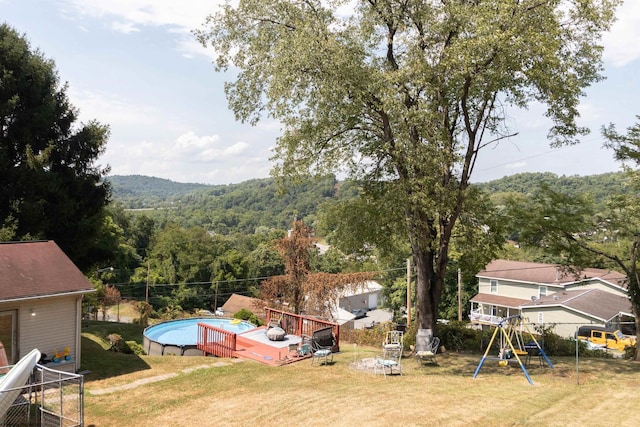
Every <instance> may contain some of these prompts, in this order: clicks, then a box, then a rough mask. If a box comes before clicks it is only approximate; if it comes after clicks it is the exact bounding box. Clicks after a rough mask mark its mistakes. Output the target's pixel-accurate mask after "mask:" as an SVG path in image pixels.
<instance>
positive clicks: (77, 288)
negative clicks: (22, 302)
mask: <svg viewBox="0 0 640 427" xmlns="http://www.w3.org/2000/svg"><path fill="white" fill-rule="evenodd" d="M0 284H1V285H0V301H9V300H16V299H28V298H42V297H50V296H55V295H61V294H68V293H87V292H93V291H94V287H93V285H92V284H91V282H90V281H89V280H88V279H87V278H86V277H85V275H84V274H83V273H82V272H81V271H80V270H79V269H78V267H76V265H75V264H74V263H73V262H72V261H71V260H70V259H69V257H67V255H65V253H64V252H63V251H62V249H60V248H59V247H58V245H56V243H55V242H53V241H51V240H49V241H32V242H9V243H0Z"/></svg>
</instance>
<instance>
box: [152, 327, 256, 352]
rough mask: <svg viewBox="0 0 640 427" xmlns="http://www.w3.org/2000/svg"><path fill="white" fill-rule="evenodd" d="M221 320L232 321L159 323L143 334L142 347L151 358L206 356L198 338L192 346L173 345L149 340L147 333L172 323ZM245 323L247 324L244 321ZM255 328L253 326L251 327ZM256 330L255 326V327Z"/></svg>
mask: <svg viewBox="0 0 640 427" xmlns="http://www.w3.org/2000/svg"><path fill="white" fill-rule="evenodd" d="M214 319H215V320H221V321H224V322H228V321H231V320H232V319H226V318H225V319H220V318H198V319H195V318H187V319H177V320H169V321H166V322H161V323H157V324H155V325H151V326H149V327H147V328H146V329H145V330H144V332H143V334H142V345H143V347H144V351H145V352H146V353H147V355H149V356H205V353H204V352H203V351H202V350H199V349H198V343H197V337H194V338H195V340H194V343H193V344H191V343H189V344H175V343H174V344H172V343H161V342H159V341H157V340H154V339H152V338H149V337H148V336H147V331H148V330H149V329H151V328H153V327H156V326H159V325H165V326H166V325H170V324H172V323H174V324H176V325H179V324H180V323H181V322H184V321H186V320H189V321H194V320H202V321H204V323H208V322H207V320H209V321H211V320H214ZM243 323H247V324H249V323H248V322H245V321H243ZM251 326H253V325H251ZM253 327H254V328H255V326H253Z"/></svg>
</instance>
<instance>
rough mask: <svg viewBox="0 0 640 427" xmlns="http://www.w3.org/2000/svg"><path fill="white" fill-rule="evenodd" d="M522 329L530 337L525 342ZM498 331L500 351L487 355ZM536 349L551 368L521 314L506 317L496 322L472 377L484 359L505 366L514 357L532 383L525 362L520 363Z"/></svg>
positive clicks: (477, 371) (531, 382)
mask: <svg viewBox="0 0 640 427" xmlns="http://www.w3.org/2000/svg"><path fill="white" fill-rule="evenodd" d="M523 329H524V330H526V332H527V334H528V336H529V337H530V340H529V341H528V342H527V343H526V344H525V343H524V339H523V337H522V331H523ZM498 332H500V337H499V344H500V351H499V353H498V357H488V355H489V352H490V351H491V346H492V345H493V342H494V341H495V339H496V336H497V335H498ZM536 350H537V352H538V355H539V356H540V357H543V358H544V360H545V361H546V362H547V365H549V367H550V368H551V369H553V364H552V363H551V361H550V360H549V358H548V357H547V355H546V353H545V352H544V350H543V349H542V347H541V346H540V344H538V341H537V340H536V339H535V337H534V336H533V334H532V333H531V330H530V329H529V327H528V326H527V324H526V323H524V322H523V321H522V316H520V315H515V316H510V317H506V318H504V319H503V320H501V321H500V323H498V326H497V327H496V329H495V330H494V331H493V335H492V336H491V340H490V341H489V345H488V346H487V350H486V351H485V353H484V356H482V359H481V360H480V363H479V364H478V367H477V368H476V372H475V373H474V374H473V378H475V377H477V376H478V373H479V372H480V369H481V368H482V365H484V362H485V361H486V360H497V361H498V365H500V366H507V365H508V364H509V361H510V360H514V359H515V360H516V361H517V362H518V364H519V365H520V368H521V369H522V372H524V376H525V377H526V378H527V381H529V384H531V385H533V381H531V377H529V373H528V372H527V368H526V366H525V364H524V363H522V357H526V358H529V357H530V356H531V352H533V351H536ZM541 363H542V359H541Z"/></svg>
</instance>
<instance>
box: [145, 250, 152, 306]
mask: <svg viewBox="0 0 640 427" xmlns="http://www.w3.org/2000/svg"><path fill="white" fill-rule="evenodd" d="M150 274H151V261H149V260H147V286H146V288H145V292H144V302H145V303H147V305H149V275H150Z"/></svg>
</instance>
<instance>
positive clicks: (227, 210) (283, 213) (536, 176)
mask: <svg viewBox="0 0 640 427" xmlns="http://www.w3.org/2000/svg"><path fill="white" fill-rule="evenodd" d="M107 179H108V181H109V182H111V185H112V189H113V200H114V201H115V202H117V203H119V204H121V205H122V207H123V208H125V209H130V210H131V209H144V210H151V211H156V212H150V213H149V215H154V216H155V217H158V216H161V217H162V218H163V221H167V220H171V221H174V222H177V223H180V224H182V225H184V226H202V227H205V228H207V229H209V230H212V231H215V232H224V233H226V232H231V231H237V232H242V233H249V234H250V233H253V232H254V230H255V229H256V228H257V227H260V226H263V227H276V228H280V229H286V227H288V226H290V224H291V221H293V220H294V219H296V218H297V219H302V220H305V222H307V221H309V222H311V221H313V219H314V218H315V216H316V214H317V213H318V210H319V208H320V206H321V205H322V204H323V203H325V202H327V201H337V200H344V199H349V198H352V197H355V196H356V195H357V193H358V186H357V185H355V184H354V183H353V182H350V181H345V182H338V181H337V180H336V179H335V178H333V177H324V178H318V179H316V180H313V181H312V182H306V183H301V184H298V185H295V186H291V187H289V188H287V189H286V191H285V192H282V191H281V189H279V188H278V186H277V184H276V182H275V180H274V179H272V178H264V179H252V180H249V181H245V182H241V183H238V184H228V185H207V184H189V183H178V182H174V181H171V180H168V179H163V178H154V177H149V176H142V175H131V176H111V177H108V178H107ZM625 179H626V178H625V174H624V173H622V172H613V173H607V174H601V175H590V176H568V177H567V176H561V177H559V176H557V175H555V174H553V173H522V174H517V175H511V176H506V177H504V178H500V179H497V180H494V181H490V182H486V183H479V184H474V185H476V186H478V187H480V188H482V189H483V190H484V191H486V192H487V193H489V194H491V195H497V194H500V193H522V194H528V193H531V192H533V191H535V190H536V189H537V187H538V185H539V184H540V183H546V184H547V185H548V186H549V187H550V188H551V189H553V190H555V191H559V192H562V193H564V194H568V195H576V194H582V193H588V194H591V195H592V197H593V200H594V202H595V203H596V206H602V205H603V203H604V202H605V201H606V199H607V198H608V197H609V196H611V195H612V194H616V193H621V192H624V190H625V184H624V182H625ZM167 208H170V209H167Z"/></svg>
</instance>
